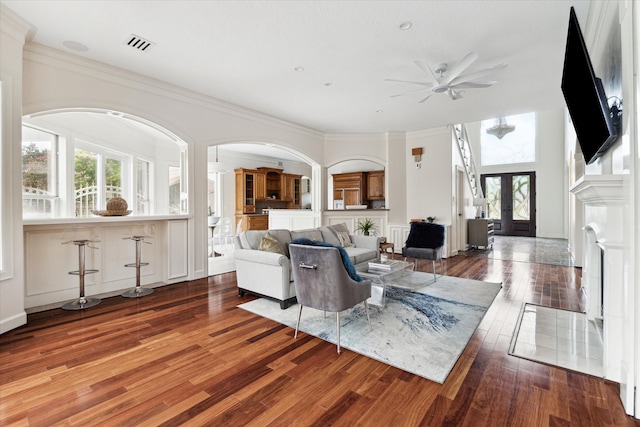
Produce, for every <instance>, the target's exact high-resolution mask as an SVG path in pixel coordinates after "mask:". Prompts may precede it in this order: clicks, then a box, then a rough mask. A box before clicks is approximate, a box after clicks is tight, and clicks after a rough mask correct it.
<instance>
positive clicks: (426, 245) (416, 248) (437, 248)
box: [402, 222, 444, 281]
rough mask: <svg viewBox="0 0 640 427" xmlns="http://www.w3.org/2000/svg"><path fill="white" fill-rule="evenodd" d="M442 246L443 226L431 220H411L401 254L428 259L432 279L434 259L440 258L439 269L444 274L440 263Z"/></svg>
mask: <svg viewBox="0 0 640 427" xmlns="http://www.w3.org/2000/svg"><path fill="white" fill-rule="evenodd" d="M443 248H444V226H443V225H441V224H434V223H431V222H412V223H411V229H410V230H409V235H408V236H407V241H406V243H405V246H404V247H403V248H402V256H403V257H404V260H405V261H406V260H407V258H414V259H430V260H431V264H432V265H433V280H434V281H436V280H438V276H437V275H436V260H440V271H441V272H442V274H444V267H443V265H442V250H443Z"/></svg>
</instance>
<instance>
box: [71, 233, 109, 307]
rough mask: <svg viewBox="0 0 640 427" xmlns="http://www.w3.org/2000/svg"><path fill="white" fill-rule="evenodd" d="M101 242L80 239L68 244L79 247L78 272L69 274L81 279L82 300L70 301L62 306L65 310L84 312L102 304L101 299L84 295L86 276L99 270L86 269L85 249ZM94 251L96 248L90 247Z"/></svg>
mask: <svg viewBox="0 0 640 427" xmlns="http://www.w3.org/2000/svg"><path fill="white" fill-rule="evenodd" d="M94 242H99V240H91V239H78V240H71V241H68V242H64V243H63V244H66V243H73V244H74V245H76V246H77V247H78V270H75V271H70V272H69V274H73V275H76V276H78V277H79V278H80V298H78V299H77V300H75V301H70V302H68V303H66V304H64V305H63V306H62V309H63V310H83V309H85V308H89V307H93V306H95V305H98V304H100V302H101V300H100V298H87V297H86V296H85V295H84V276H85V275H86V274H93V273H97V272H98V270H87V269H86V268H85V248H86V247H87V246H89V244H90V243H94ZM89 247H90V248H92V249H97V248H96V247H94V246H89Z"/></svg>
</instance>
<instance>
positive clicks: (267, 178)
mask: <svg viewBox="0 0 640 427" xmlns="http://www.w3.org/2000/svg"><path fill="white" fill-rule="evenodd" d="M235 173H236V215H242V214H260V213H262V209H265V208H267V207H274V208H277V209H283V208H286V209H300V208H301V206H302V188H301V181H302V176H301V175H294V174H287V173H283V171H282V169H276V168H267V167H259V168H256V169H244V168H238V169H236V170H235Z"/></svg>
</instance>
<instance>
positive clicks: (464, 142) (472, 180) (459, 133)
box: [453, 123, 484, 198]
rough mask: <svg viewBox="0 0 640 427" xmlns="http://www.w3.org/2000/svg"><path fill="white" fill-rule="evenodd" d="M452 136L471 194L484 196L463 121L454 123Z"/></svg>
mask: <svg viewBox="0 0 640 427" xmlns="http://www.w3.org/2000/svg"><path fill="white" fill-rule="evenodd" d="M453 138H454V140H455V141H456V145H457V147H458V152H459V153H460V158H461V159H462V163H463V164H464V171H465V175H466V176H467V181H468V182H469V187H470V188H471V194H473V197H474V198H484V195H483V193H482V186H481V185H480V175H478V170H477V168H476V162H475V159H474V157H473V151H472V150H471V144H470V143H469V135H468V134H467V128H466V126H465V125H464V123H462V124H458V125H454V127H453Z"/></svg>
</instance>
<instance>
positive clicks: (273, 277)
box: [234, 224, 380, 309]
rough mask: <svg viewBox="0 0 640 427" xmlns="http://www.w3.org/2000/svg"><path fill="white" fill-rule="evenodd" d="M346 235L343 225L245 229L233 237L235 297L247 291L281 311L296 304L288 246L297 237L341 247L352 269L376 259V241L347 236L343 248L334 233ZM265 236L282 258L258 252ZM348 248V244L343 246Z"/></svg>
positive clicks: (364, 265) (365, 266)
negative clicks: (270, 301)
mask: <svg viewBox="0 0 640 427" xmlns="http://www.w3.org/2000/svg"><path fill="white" fill-rule="evenodd" d="M345 231H346V232H348V229H347V227H346V225H345V224H337V225H331V226H322V227H318V228H313V229H307V230H297V231H289V230H284V229H283V230H247V231H244V232H242V233H241V234H240V235H239V236H237V237H236V243H235V252H234V258H235V262H236V278H237V282H238V294H239V295H240V296H242V295H244V293H245V292H250V293H252V294H255V295H259V296H264V297H268V298H271V299H275V300H277V301H279V302H280V307H281V308H282V309H285V308H287V307H289V306H290V305H291V304H293V303H295V302H296V291H295V286H294V284H293V275H292V273H291V261H290V260H289V257H288V255H289V251H288V246H289V243H291V241H292V240H294V239H297V238H308V239H311V240H320V241H323V242H326V243H330V244H332V245H336V246H343V247H344V249H345V251H346V252H347V254H348V255H349V258H350V259H351V262H352V263H353V265H354V266H355V268H356V270H358V271H364V270H366V269H367V268H368V263H369V261H372V260H375V259H378V255H379V247H380V238H378V237H376V236H361V235H352V234H349V235H348V238H349V240H350V245H351V246H344V245H342V244H341V242H340V240H339V238H338V232H343V238H344V232H345ZM267 233H269V235H270V236H272V237H273V238H275V239H276V240H277V241H278V243H280V245H281V246H282V248H283V249H284V252H285V255H282V254H279V253H274V252H268V251H265V250H260V249H259V248H260V243H261V242H262V239H263V238H264V237H265V235H266V234H267ZM347 245H349V243H347Z"/></svg>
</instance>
